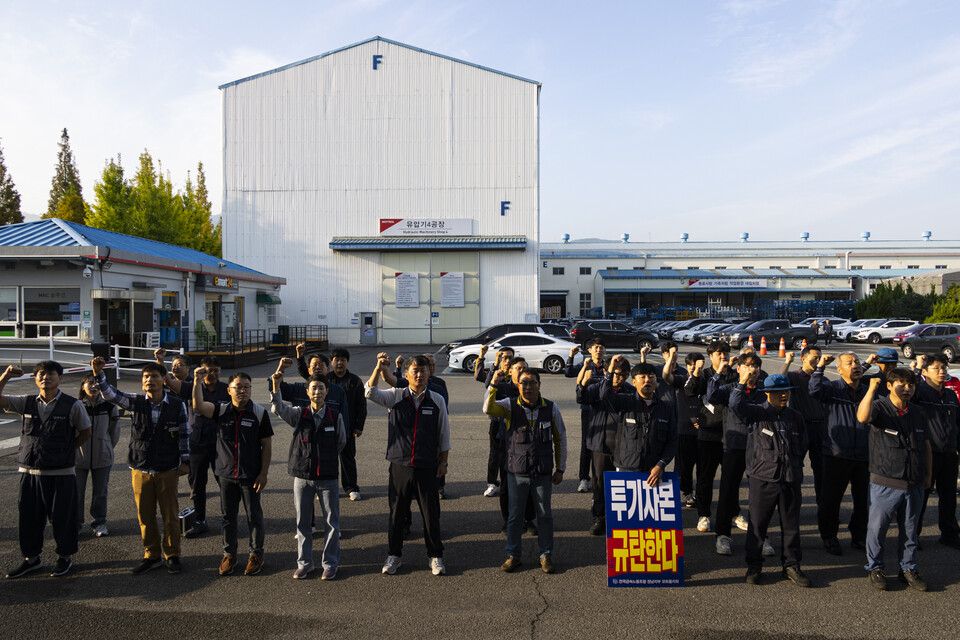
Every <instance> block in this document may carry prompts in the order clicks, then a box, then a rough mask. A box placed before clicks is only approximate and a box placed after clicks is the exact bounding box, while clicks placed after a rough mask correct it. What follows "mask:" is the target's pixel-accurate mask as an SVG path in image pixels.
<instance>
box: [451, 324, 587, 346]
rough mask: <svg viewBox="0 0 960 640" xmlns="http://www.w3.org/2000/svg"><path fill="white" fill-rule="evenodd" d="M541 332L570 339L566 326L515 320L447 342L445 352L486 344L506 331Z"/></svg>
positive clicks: (500, 336)
mask: <svg viewBox="0 0 960 640" xmlns="http://www.w3.org/2000/svg"><path fill="white" fill-rule="evenodd" d="M522 332H526V333H542V334H545V335H548V336H553V337H554V338H561V339H563V340H569V339H570V333H569V332H568V331H567V329H566V327H564V326H563V325H559V324H551V323H532V322H516V323H511V324H497V325H494V326H492V327H490V328H489V329H484V330H483V331H481V332H480V333H478V334H477V335H475V336H470V337H469V338H462V339H460V340H456V341H454V342H450V343H448V344H447V353H450V350H451V349H456V348H457V347H464V346H467V345H471V344H487V343H488V342H490V341H491V340H496V339H497V338H502V337H503V336H505V335H507V334H508V333H522Z"/></svg>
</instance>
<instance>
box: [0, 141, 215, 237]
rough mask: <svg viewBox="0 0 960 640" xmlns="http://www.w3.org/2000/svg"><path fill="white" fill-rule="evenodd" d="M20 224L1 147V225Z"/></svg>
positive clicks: (16, 199) (15, 194)
mask: <svg viewBox="0 0 960 640" xmlns="http://www.w3.org/2000/svg"><path fill="white" fill-rule="evenodd" d="M18 222H23V214H22V213H21V212H20V192H19V191H17V188H16V187H15V186H14V185H13V178H11V177H10V172H9V171H7V163H6V161H5V160H4V158H3V147H0V225H4V224H15V223H18ZM217 255H220V254H219V253H218V254H217Z"/></svg>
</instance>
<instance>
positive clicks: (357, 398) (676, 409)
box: [0, 339, 960, 590]
mask: <svg viewBox="0 0 960 640" xmlns="http://www.w3.org/2000/svg"><path fill="white" fill-rule="evenodd" d="M578 350H579V348H575V349H573V350H572V351H571V354H570V358H569V360H568V362H567V368H566V376H567V377H569V378H574V377H576V379H577V384H576V399H577V402H578V403H579V404H580V408H581V415H580V423H581V443H580V444H581V447H580V459H579V469H578V480H579V484H578V491H581V492H587V491H590V490H591V486H590V484H591V483H590V480H591V476H592V491H593V501H592V505H591V513H592V515H593V525H592V526H591V527H590V533H591V534H593V535H602V534H604V533H605V531H606V523H605V515H604V514H605V506H604V490H603V480H602V478H603V473H604V472H605V471H613V470H617V471H635V472H642V473H645V474H648V476H647V480H646V482H647V484H648V485H649V486H651V487H653V486H657V485H658V484H659V483H660V482H661V480H662V476H663V473H664V471H665V470H666V469H667V467H668V466H669V465H670V464H671V463H672V462H675V464H674V468H675V470H676V471H677V472H678V473H679V485H680V491H681V493H682V500H683V503H684V506H686V507H688V508H696V509H697V511H698V516H699V519H698V523H697V530H698V531H701V532H709V531H713V532H714V533H715V535H716V551H717V553H719V554H721V555H731V554H732V553H733V551H732V537H731V532H732V529H733V528H734V527H737V528H740V529H743V530H745V531H746V538H745V542H744V555H745V559H746V565H747V572H746V575H745V580H746V582H747V583H750V584H757V583H759V582H761V578H762V571H761V569H762V566H763V562H764V560H763V558H764V556H772V555H775V551H774V549H773V546H772V545H771V544H770V543H769V541H768V539H767V538H768V529H769V527H770V523H771V520H772V518H773V515H774V512H775V511H779V515H780V527H781V533H782V545H781V553H780V557H781V564H782V570H783V575H784V576H785V577H786V578H788V579H789V580H791V581H793V582H794V583H796V584H797V585H799V586H802V587H808V586H810V580H809V578H807V577H806V575H804V573H803V571H802V570H801V567H800V563H801V553H800V504H801V491H800V488H801V484H802V481H803V475H804V473H803V472H804V465H803V461H804V458H805V457H806V456H809V459H810V466H811V469H812V472H813V479H814V490H815V496H816V503H817V526H818V529H819V533H820V537H821V539H822V541H823V546H824V548H825V550H826V551H827V552H828V553H831V554H834V555H841V554H842V553H843V549H842V547H841V545H840V543H839V540H838V531H839V526H840V505H841V502H842V499H843V496H844V495H845V494H846V492H847V490H848V488H849V489H850V492H851V494H852V497H853V512H852V515H851V518H850V521H849V525H848V527H849V531H850V534H851V543H850V544H851V547H852V548H853V549H855V550H858V551H862V552H865V555H866V565H865V568H866V570H867V571H868V579H869V582H870V584H871V585H872V586H873V587H875V588H877V589H886V588H887V582H886V574H885V572H884V554H883V549H884V540H885V537H886V533H887V529H888V527H889V525H890V524H891V522H892V521H893V520H894V519H896V520H897V522H898V526H899V530H900V539H899V543H898V558H899V572H898V577H899V579H900V580H902V581H903V582H905V583H907V584H908V585H910V586H911V587H913V588H916V589H919V590H926V584H925V583H924V581H923V580H922V578H921V577H920V574H919V571H918V567H917V550H918V547H919V543H918V538H919V533H920V528H921V524H922V520H923V512H924V509H925V507H926V503H927V499H928V497H929V496H930V494H931V492H932V490H933V489H934V487H935V490H936V492H937V497H938V510H939V517H938V525H939V528H940V534H941V535H940V540H939V541H940V542H941V543H942V544H944V545H946V546H949V547H952V548H958V549H960V526H958V524H957V518H956V498H957V493H956V482H957V438H958V431H960V405H958V401H957V395H956V393H955V392H954V391H953V390H951V389H950V388H949V385H948V384H947V382H948V378H949V375H948V373H947V365H948V363H947V362H946V361H945V359H944V358H943V357H941V356H932V357H928V358H925V359H918V362H916V363H912V367H910V368H907V367H900V366H898V357H897V352H896V351H894V350H892V349H881V350H880V351H879V352H878V353H877V354H875V355H873V356H871V357H870V358H869V359H868V360H867V362H866V365H867V366H870V365H872V364H874V363H876V364H877V365H878V368H879V371H878V372H877V373H876V374H873V375H864V368H865V367H864V365H863V364H861V363H860V360H859V358H858V357H857V356H856V354H854V353H851V352H845V353H841V354H840V355H838V356H836V357H833V356H829V355H825V354H823V353H822V351H821V350H820V349H819V348H817V347H807V348H805V349H804V350H803V351H802V352H801V353H800V360H801V366H800V367H799V368H798V369H796V370H792V369H791V365H792V362H793V359H794V358H793V354H788V356H787V358H786V359H785V360H784V362H783V365H782V367H780V370H779V371H778V372H776V373H770V374H769V375H768V374H767V373H766V372H764V371H763V369H762V365H763V361H762V360H761V358H760V356H759V355H758V354H757V353H756V352H755V351H753V350H750V349H745V350H743V351H742V352H741V353H740V354H738V355H737V356H735V357H731V354H730V347H729V345H727V344H726V343H724V342H714V343H712V344H710V345H709V346H708V347H707V349H706V355H704V354H702V353H699V352H692V353H689V354H687V355H686V357H685V359H684V366H680V365H679V364H678V362H677V360H678V350H677V345H676V344H674V343H672V342H669V341H667V342H664V343H663V344H662V345H661V353H662V356H663V359H664V364H663V366H662V367H659V366H654V365H653V364H652V363H650V362H647V357H648V355H649V353H648V351H647V350H644V351H643V352H642V353H641V358H640V360H641V361H640V362H639V363H636V364H633V365H631V364H630V362H629V361H628V360H627V359H626V358H625V357H624V356H622V355H615V356H613V357H610V358H608V357H607V354H606V348H605V345H604V343H603V340H602V339H597V340H593V341H592V342H591V343H589V344H588V345H587V351H588V355H589V357H588V358H586V359H585V360H584V362H583V364H582V365H576V366H575V364H574V362H575V360H574V356H575V355H576V352H577V351H578ZM486 353H487V348H486V347H483V348H482V350H481V353H480V357H479V358H478V359H477V365H476V368H475V370H474V377H475V379H476V380H478V381H480V382H482V383H483V384H484V385H485V392H484V394H483V397H482V405H480V406H481V410H482V411H483V412H484V413H486V414H487V415H488V416H489V417H490V430H489V443H490V452H489V456H488V470H487V488H486V490H485V491H484V495H486V496H489V497H493V496H495V495H497V494H499V495H500V506H501V514H502V516H503V520H504V531H505V533H506V540H507V542H506V555H507V558H506V560H505V562H504V563H503V564H502V565H501V568H502V570H503V571H506V572H512V571H514V570H515V569H516V568H517V567H519V566H521V564H522V545H521V536H522V534H523V532H524V531H526V532H528V533H530V534H533V535H536V536H537V541H538V549H539V565H540V568H541V570H542V571H543V572H545V573H553V572H554V564H553V546H554V545H553V528H554V527H553V515H552V510H551V494H552V490H553V487H554V486H556V485H558V484H560V483H561V482H562V480H563V478H564V474H565V473H566V463H567V432H566V427H565V424H564V420H563V417H562V415H561V412H560V410H559V408H558V405H557V404H556V403H555V402H552V401H550V400H548V399H546V398H544V397H543V396H542V395H541V393H540V376H539V373H538V372H536V371H533V370H531V369H530V368H529V367H528V366H527V363H526V362H525V361H524V360H523V358H518V357H516V356H515V354H514V353H513V351H512V350H511V349H510V348H507V347H505V348H502V349H500V350H499V351H498V352H497V353H496V357H495V360H494V363H493V366H492V367H491V368H490V369H489V370H487V369H485V368H484V366H483V365H484V362H485V355H486ZM165 355H166V354H165V351H164V350H163V349H158V350H157V351H156V352H155V356H156V362H151V363H148V364H146V365H144V366H143V368H142V371H141V387H142V393H138V394H132V393H124V392H121V391H119V390H117V389H116V388H115V387H114V386H113V385H111V384H110V383H109V382H108V381H107V378H106V376H105V374H104V366H105V362H104V360H103V359H102V358H94V359H93V361H92V362H91V368H92V371H93V372H92V374H91V375H88V376H86V377H85V378H84V379H83V381H82V384H81V389H80V393H79V394H78V395H79V396H80V397H79V399H76V398H73V397H71V396H69V395H67V394H65V393H64V392H63V391H62V390H60V388H59V387H60V381H61V378H62V375H63V369H62V367H61V366H60V365H59V364H58V363H56V362H53V361H44V362H41V363H39V364H38V365H37V366H36V367H35V369H34V379H35V382H36V385H37V387H38V389H39V393H38V394H36V395H20V396H8V395H3V394H2V391H3V388H4V386H5V385H6V383H7V381H8V380H9V379H11V378H13V377H16V376H19V375H22V371H20V370H19V369H18V368H17V367H13V366H11V367H8V368H7V369H6V371H4V373H3V374H2V375H0V408H3V409H9V410H10V411H13V412H17V413H20V414H22V415H23V431H22V435H21V444H20V451H19V454H18V458H17V463H18V465H19V471H20V472H21V473H20V487H19V494H18V505H19V541H20V548H21V552H22V554H23V557H24V559H23V562H22V563H21V564H20V565H19V566H18V567H16V568H14V569H12V570H11V571H9V572H8V573H7V577H8V578H16V577H20V576H22V575H25V574H27V573H30V572H31V571H34V570H37V569H40V568H41V563H40V553H41V550H42V544H43V531H44V527H45V523H46V521H47V520H49V521H50V522H51V523H52V525H53V534H54V539H55V542H56V549H55V551H56V554H57V561H56V563H55V565H54V567H53V568H52V570H51V575H55V576H59V575H64V574H66V573H68V572H69V571H70V570H71V568H72V566H73V565H72V556H73V555H74V554H75V553H76V552H77V549H78V539H79V531H80V530H81V529H82V527H83V520H84V515H83V511H84V507H83V504H84V494H85V487H86V478H87V473H88V472H89V475H90V478H91V484H92V500H91V506H90V514H91V517H92V518H93V520H92V522H91V523H90V527H91V528H92V530H93V533H94V535H95V536H98V537H101V536H106V535H108V530H107V526H106V498H107V486H108V483H109V471H110V468H111V467H112V466H113V462H114V460H113V449H114V447H115V446H116V444H117V441H118V440H119V431H118V426H117V419H118V413H117V410H118V408H120V409H123V410H125V411H126V412H128V413H129V415H130V418H131V428H130V445H129V453H128V457H127V462H128V465H129V467H130V470H131V479H132V486H133V494H134V499H135V502H136V506H137V517H138V520H139V523H140V530H141V536H142V542H143V548H144V554H143V559H142V560H141V561H140V562H139V563H138V564H137V565H136V566H134V567H133V568H132V572H133V573H135V574H142V573H145V572H147V571H149V570H151V569H154V568H158V567H161V566H164V565H165V566H166V568H167V570H168V571H169V572H170V573H179V572H180V570H181V564H180V556H181V549H180V533H181V532H180V517H179V516H180V510H179V507H178V501H177V486H178V483H179V477H180V476H181V475H188V481H189V485H190V488H191V500H192V503H193V514H192V515H193V518H194V524H193V525H192V527H190V528H189V529H188V530H187V531H186V532H185V534H184V535H185V536H186V537H188V538H190V537H197V536H201V535H203V534H204V533H206V532H207V530H208V525H207V522H206V520H207V519H206V486H207V474H208V471H209V470H210V469H212V470H213V473H214V477H215V480H216V482H217V484H218V486H219V489H220V497H221V514H222V538H223V556H222V558H221V561H220V566H219V573H220V574H221V575H229V574H232V573H233V572H234V571H235V569H236V564H237V562H238V540H237V538H238V516H239V507H240V504H241V503H242V504H243V507H244V511H245V513H246V521H247V525H248V530H249V556H248V559H247V563H246V565H245V568H244V570H243V572H244V573H245V574H246V575H255V574H257V573H259V572H260V571H261V569H262V567H263V545H264V534H265V527H264V517H263V510H262V508H261V504H260V494H261V492H262V490H263V488H264V487H265V486H266V484H267V482H268V472H269V468H270V461H271V459H272V456H273V451H272V446H271V442H272V436H273V426H272V424H271V419H270V415H269V413H270V412H272V413H273V415H274V416H276V417H279V418H280V419H281V420H282V421H283V422H285V423H287V424H288V425H289V426H290V427H291V428H292V429H293V432H292V438H291V444H290V449H289V453H288V467H287V470H288V473H289V475H291V476H292V477H293V479H294V484H293V495H294V505H295V511H296V539H297V568H296V570H295V571H294V574H293V577H294V578H295V579H303V578H306V577H308V576H309V574H310V573H311V572H313V571H314V569H315V564H314V556H313V549H312V539H313V534H314V532H315V531H317V530H318V527H316V522H315V518H314V500H315V498H316V499H318V501H317V502H318V504H319V507H320V511H321V516H322V520H323V526H322V527H321V528H319V529H320V530H322V531H323V534H324V537H323V550H322V556H321V563H320V565H321V567H322V575H321V579H324V580H331V579H334V578H335V577H336V575H337V569H338V566H339V563H340V542H339V540H340V524H339V520H340V519H339V494H340V490H339V487H338V485H339V484H342V488H343V491H344V493H345V495H347V496H348V497H349V499H350V500H360V499H361V496H360V491H359V486H358V484H357V472H356V468H357V467H356V439H357V438H358V437H360V436H361V435H362V433H363V428H364V423H365V420H366V415H367V407H366V401H367V400H368V399H369V400H372V401H373V402H375V403H376V404H379V405H381V406H383V407H385V408H386V409H387V411H388V414H387V447H386V458H387V460H388V462H389V470H388V503H389V524H388V529H387V542H388V555H387V558H386V560H385V561H384V564H383V567H382V573H384V574H388V575H392V574H395V573H396V571H397V569H398V568H399V567H400V566H401V558H402V548H403V539H404V536H405V534H406V533H408V532H409V527H410V521H411V505H412V502H413V501H414V500H416V502H417V504H418V505H419V508H420V512H421V515H422V517H423V527H424V529H423V530H424V542H425V545H426V549H427V554H428V556H429V565H430V570H431V572H432V573H433V574H434V575H443V574H445V573H446V567H445V566H444V563H443V559H442V557H443V542H442V536H441V532H440V500H441V499H442V498H443V497H444V490H445V487H444V479H445V476H446V473H447V469H448V465H449V457H448V456H449V451H450V421H449V416H448V411H447V403H448V400H449V397H448V393H447V387H446V383H445V382H444V380H443V379H442V378H440V377H439V376H437V375H436V374H435V371H436V363H435V361H434V360H433V358H432V356H429V355H419V356H415V357H413V358H411V359H409V361H405V360H404V359H403V358H397V359H396V360H395V361H393V362H392V361H391V360H390V358H389V356H388V355H387V354H386V353H380V354H378V356H377V362H376V365H375V367H374V369H373V371H372V373H371V374H370V377H369V378H368V380H367V381H366V383H364V382H363V381H361V379H360V378H359V377H357V376H356V375H354V374H352V373H350V372H349V370H348V363H349V358H350V355H349V352H347V351H346V350H345V349H334V350H333V352H332V359H330V360H328V359H327V358H326V357H325V356H323V355H314V356H312V357H310V358H309V359H307V358H306V357H305V355H306V354H305V345H299V346H298V347H297V361H296V362H297V369H298V373H299V374H300V376H301V377H302V378H303V379H304V380H303V381H302V382H301V381H297V382H287V381H285V380H284V373H285V371H286V370H287V369H288V368H289V367H290V366H291V365H293V363H294V361H293V360H292V359H290V358H284V359H282V360H281V361H280V363H279V365H278V368H277V370H276V372H275V373H274V374H273V375H272V376H271V377H270V379H269V391H270V397H271V403H270V404H271V406H270V412H268V411H267V410H266V409H265V408H264V407H261V406H260V405H259V404H257V403H255V402H253V401H252V400H251V395H252V389H253V387H252V380H251V378H250V376H249V375H247V374H245V373H242V372H239V373H235V374H233V375H232V376H231V377H230V378H229V380H228V381H227V382H226V383H224V382H222V381H220V366H219V363H218V362H217V360H216V359H215V358H214V357H212V356H207V357H205V358H203V359H202V360H201V362H200V366H198V367H196V368H195V369H194V370H193V371H192V375H191V371H190V368H191V363H190V361H189V359H188V357H187V356H184V355H178V356H176V357H175V358H174V360H173V362H172V365H171V371H169V372H168V371H167V369H166V366H165V365H164V358H165ZM834 361H835V362H836V367H837V372H838V374H839V377H840V379H839V380H829V379H827V377H826V376H825V369H826V367H827V366H828V365H830V364H831V363H833V362H834ZM394 366H395V367H396V368H395V369H394V370H393V371H391V369H392V368H393V367H394ZM381 380H382V381H384V382H385V383H386V385H387V387H388V388H385V389H384V388H380V384H379V383H380V381H381ZM674 459H675V461H674ZM718 469H719V470H720V482H719V494H718V496H717V503H716V513H715V515H714V513H713V487H714V483H715V479H716V474H717V470H718ZM694 473H695V474H696V482H695V483H694ZM744 475H746V476H747V479H748V496H749V505H748V509H747V515H746V516H745V515H744V514H743V513H742V512H741V509H740V499H739V495H740V485H741V483H742V481H743V478H744ZM158 508H159V511H160V515H161V520H162V523H163V530H162V532H161V530H160V528H159V527H158V526H157V516H156V514H157V510H158ZM711 517H713V519H712V521H711Z"/></svg>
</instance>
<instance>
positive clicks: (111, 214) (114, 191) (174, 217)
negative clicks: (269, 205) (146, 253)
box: [86, 149, 220, 257]
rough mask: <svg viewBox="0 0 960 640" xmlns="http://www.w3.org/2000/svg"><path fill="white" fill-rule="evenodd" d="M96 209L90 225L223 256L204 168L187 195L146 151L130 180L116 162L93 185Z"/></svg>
mask: <svg viewBox="0 0 960 640" xmlns="http://www.w3.org/2000/svg"><path fill="white" fill-rule="evenodd" d="M93 191H94V194H95V198H94V202H93V206H91V207H88V209H87V217H86V224H88V225H90V226H91V227H96V228H98V229H107V230H109V231H116V232H118V233H125V234H127V235H132V236H139V237H141V238H149V239H150V240H158V241H160V242H167V243H169V244H175V245H180V246H182V247H189V248H190V249H196V250H198V251H203V252H204V253H209V254H211V255H215V256H218V257H219V256H220V225H219V223H218V224H217V225H216V226H214V225H213V223H212V221H211V215H210V213H211V210H212V208H213V207H212V206H211V204H210V197H209V194H208V192H207V178H206V176H205V175H204V172H203V163H200V164H198V165H197V182H196V184H194V183H193V181H192V180H191V178H190V174H189V173H187V182H186V185H185V187H184V191H183V193H181V192H180V191H178V190H175V189H174V185H173V182H172V181H171V180H170V178H169V176H167V175H165V174H164V173H163V166H162V165H161V163H160V162H159V161H157V162H156V163H154V159H153V156H151V155H150V152H149V151H147V150H146V149H144V151H143V153H142V154H140V165H139V168H138V170H137V173H136V174H135V175H134V176H133V178H132V179H128V178H127V177H126V176H125V174H124V170H123V166H122V165H121V164H120V158H119V156H118V157H117V160H116V162H115V161H114V160H113V159H111V160H110V161H109V162H108V163H107V164H106V165H105V166H104V168H103V173H102V174H101V175H100V180H99V181H98V182H97V184H95V185H94V187H93Z"/></svg>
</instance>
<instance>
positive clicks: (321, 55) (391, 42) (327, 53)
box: [219, 36, 540, 89]
mask: <svg viewBox="0 0 960 640" xmlns="http://www.w3.org/2000/svg"><path fill="white" fill-rule="evenodd" d="M376 41H380V42H386V43H389V44H395V45H397V46H398V47H404V48H406V49H412V50H413V51H419V52H420V53H427V54H429V55H431V56H437V57H438V58H444V59H445V60H450V61H452V62H459V63H460V64H465V65H467V66H470V67H474V68H476V69H482V70H483V71H490V72H491V73H498V74H500V75H502V76H507V77H508V78H513V79H515V80H521V81H523V82H529V83H531V84H535V85H537V86H539V85H540V83H539V82H537V81H536V80H530V79H529V78H524V77H521V76H516V75H513V74H512V73H507V72H506V71H498V70H496V69H491V68H490V67H484V66H482V65H479V64H474V63H472V62H467V61H466V60H460V59H459V58H452V57H450V56H446V55H443V54H442V53H436V52H435V51H428V50H426V49H421V48H419V47H412V46H410V45H409V44H404V43H402V42H397V41H396V40H389V39H387V38H381V37H380V36H374V37H373V38H368V39H366V40H362V41H360V42H356V43H354V44H349V45H347V46H345V47H340V48H339V49H334V50H333V51H327V52H326V53H321V54H320V55H316V56H313V57H310V58H306V59H304V60H300V61H299V62H291V63H290V64H285V65H283V66H282V67H277V68H276V69H271V70H270V71H264V72H263V73H257V74H254V75H252V76H247V77H246V78H240V79H239V80H234V81H233V82H228V83H226V84H222V85H220V87H219V88H220V89H226V88H227V87H232V86H234V85H237V84H240V83H241V82H248V81H250V80H256V79H257V78H262V77H263V76H268V75H270V74H272V73H277V72H280V71H285V70H286V69H290V68H292V67H298V66H300V65H302V64H307V63H308V62H313V61H314V60H319V59H320V58H326V57H327V56H331V55H333V54H335V53H340V52H341V51H346V50H347V49H352V48H354V47H359V46H361V45H364V44H367V43H368V42H376Z"/></svg>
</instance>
